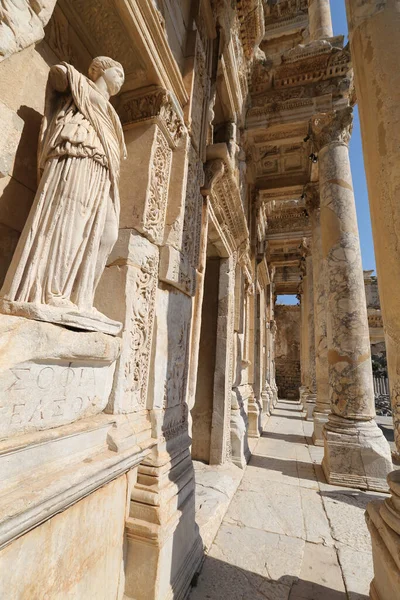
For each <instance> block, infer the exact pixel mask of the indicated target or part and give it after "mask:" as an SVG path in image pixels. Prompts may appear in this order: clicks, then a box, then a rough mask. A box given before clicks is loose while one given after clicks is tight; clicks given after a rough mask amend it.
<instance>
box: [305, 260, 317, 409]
mask: <svg viewBox="0 0 400 600" xmlns="http://www.w3.org/2000/svg"><path fill="white" fill-rule="evenodd" d="M306 270H307V296H308V315H307V331H308V336H307V338H308V339H307V341H308V390H307V399H306V409H307V416H306V418H307V421H310V420H312V418H313V412H314V408H315V404H316V402H317V383H316V372H315V333H314V331H315V326H314V274H313V258H312V256H311V254H310V255H309V256H307V258H306Z"/></svg>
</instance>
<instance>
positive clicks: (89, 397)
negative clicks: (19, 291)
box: [0, 315, 120, 439]
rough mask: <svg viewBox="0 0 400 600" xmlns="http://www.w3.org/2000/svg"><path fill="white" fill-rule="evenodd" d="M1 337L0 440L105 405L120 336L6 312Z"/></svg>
mask: <svg viewBox="0 0 400 600" xmlns="http://www.w3.org/2000/svg"><path fill="white" fill-rule="evenodd" d="M0 336H1V340H2V345H3V350H2V356H1V365H0V395H1V404H2V406H1V415H2V418H1V422H0V439H2V438H8V437H12V436H15V435H21V434H24V433H29V432H35V431H40V430H45V429H50V428H54V427H59V426H61V425H65V424H67V423H72V422H74V421H76V420H78V419H83V418H85V417H89V416H93V415H97V414H99V413H101V412H102V411H103V410H104V408H105V407H106V405H107V401H108V396H109V394H110V391H111V387H112V383H113V375H114V370H115V364H116V360H117V358H118V355H119V352H120V340H118V339H116V338H114V337H112V336H109V335H105V334H103V333H98V332H97V333H94V332H93V333H87V332H76V331H71V330H69V329H66V328H64V327H60V326H58V325H54V324H52V323H43V322H39V321H33V320H30V319H24V318H23V317H13V316H6V315H0Z"/></svg>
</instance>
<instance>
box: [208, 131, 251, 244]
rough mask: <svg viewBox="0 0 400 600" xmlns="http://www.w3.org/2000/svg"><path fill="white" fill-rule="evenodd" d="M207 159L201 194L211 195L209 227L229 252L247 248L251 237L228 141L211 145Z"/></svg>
mask: <svg viewBox="0 0 400 600" xmlns="http://www.w3.org/2000/svg"><path fill="white" fill-rule="evenodd" d="M207 159H208V160H207V163H206V165H205V185H204V187H203V188H202V190H201V193H202V194H203V195H204V196H207V197H208V198H209V205H208V206H209V219H210V220H209V226H210V227H212V228H213V229H214V233H215V236H216V243H217V245H218V244H219V243H222V245H223V246H224V248H225V252H227V253H228V255H230V254H233V253H234V252H236V250H238V249H239V248H241V247H244V246H243V244H245V242H246V241H247V240H248V238H249V230H248V227H247V221H246V216H245V214H244V210H243V205H242V199H241V194H240V189H239V183H238V174H237V169H235V164H234V161H233V160H232V158H231V156H230V154H229V150H228V146H227V144H225V143H220V144H213V145H211V146H208V148H207ZM217 238H218V241H217Z"/></svg>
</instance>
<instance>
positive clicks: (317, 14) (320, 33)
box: [308, 0, 333, 41]
mask: <svg viewBox="0 0 400 600" xmlns="http://www.w3.org/2000/svg"><path fill="white" fill-rule="evenodd" d="M308 18H309V27H310V38H311V40H312V41H315V40H323V39H325V38H329V37H332V36H333V28H332V17H331V7H330V0H309V2H308Z"/></svg>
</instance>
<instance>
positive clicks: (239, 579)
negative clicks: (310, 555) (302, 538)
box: [189, 550, 368, 600]
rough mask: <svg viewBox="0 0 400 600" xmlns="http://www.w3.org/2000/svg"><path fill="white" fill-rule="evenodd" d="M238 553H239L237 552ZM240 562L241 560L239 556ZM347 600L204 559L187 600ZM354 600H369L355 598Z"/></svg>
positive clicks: (291, 579) (308, 585) (298, 582)
mask: <svg viewBox="0 0 400 600" xmlns="http://www.w3.org/2000/svg"><path fill="white" fill-rule="evenodd" d="M238 551H239V550H238ZM238 559H239V560H240V556H238ZM266 598H268V599H271V600H272V599H274V600H275V599H276V600H316V599H321V600H346V598H347V596H346V593H345V592H341V591H337V590H333V589H331V588H329V587H326V586H324V585H320V584H319V583H313V582H311V581H305V580H304V579H300V578H298V577H294V576H291V575H287V576H283V577H280V578H279V579H278V580H273V579H270V578H267V577H263V576H262V575H258V574H257V573H252V572H251V571H248V570H246V569H242V568H241V567H237V566H234V565H231V564H229V563H226V562H224V561H221V560H218V559H216V558H213V557H211V556H207V558H206V560H205V562H204V566H203V569H202V572H201V573H200V575H199V576H198V577H197V578H194V581H193V588H192V591H191V594H190V597H189V600H221V599H226V600H228V599H229V600H265V599H266ZM357 600H368V597H367V596H361V595H360V596H358V599H357Z"/></svg>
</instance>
